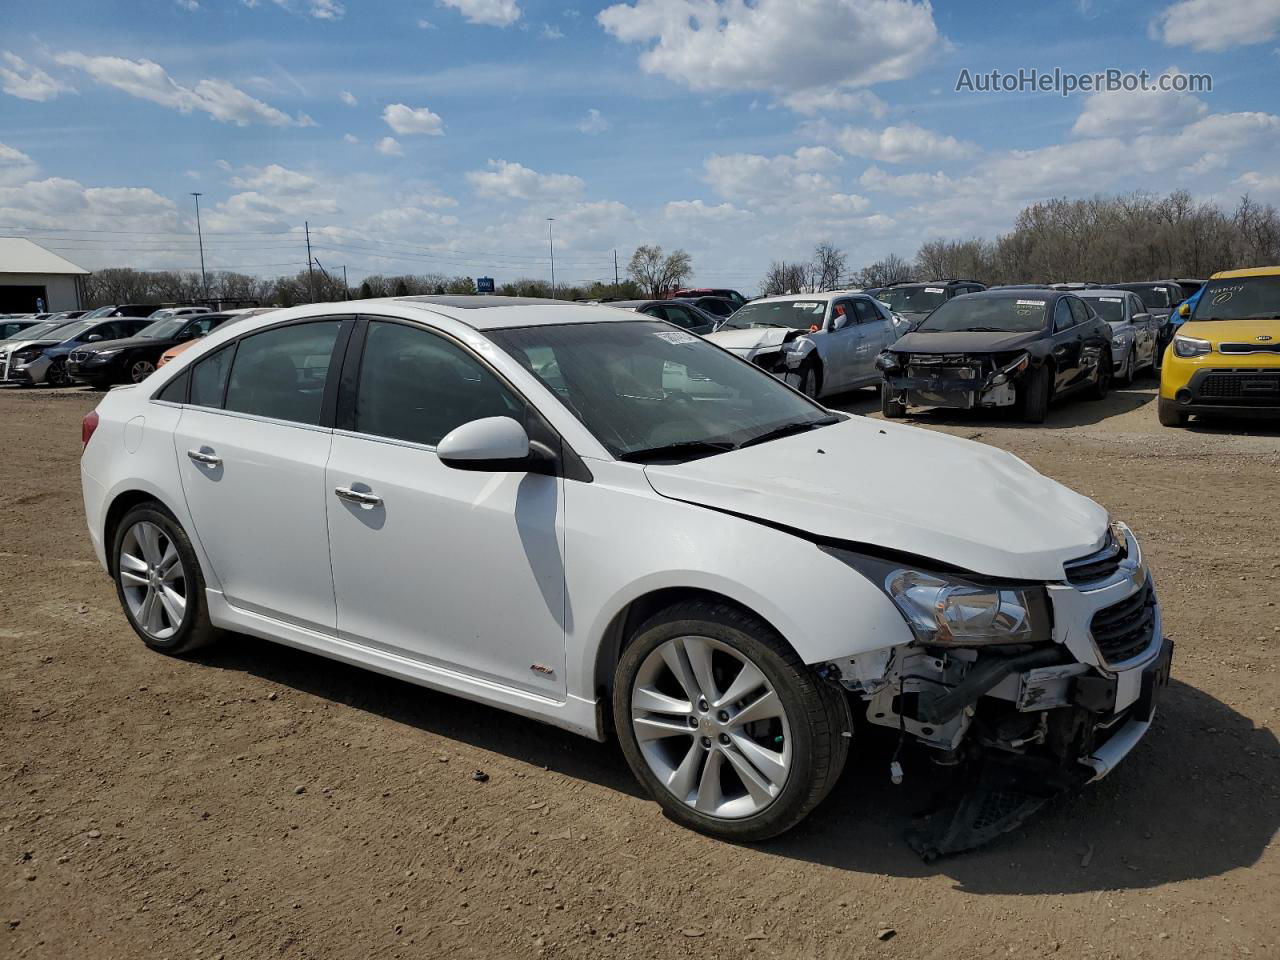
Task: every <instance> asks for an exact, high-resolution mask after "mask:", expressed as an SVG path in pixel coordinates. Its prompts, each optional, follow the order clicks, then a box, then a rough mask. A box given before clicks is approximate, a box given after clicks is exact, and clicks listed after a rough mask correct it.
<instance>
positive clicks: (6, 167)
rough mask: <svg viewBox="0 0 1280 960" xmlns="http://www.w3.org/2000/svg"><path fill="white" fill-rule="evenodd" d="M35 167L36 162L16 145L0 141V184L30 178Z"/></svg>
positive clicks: (34, 171)
mask: <svg viewBox="0 0 1280 960" xmlns="http://www.w3.org/2000/svg"><path fill="white" fill-rule="evenodd" d="M37 169H39V168H38V167H37V166H36V162H35V161H34V160H32V159H31V158H30V157H28V156H27V155H26V154H25V153H23V152H22V151H21V150H19V149H18V148H17V147H11V146H9V145H8V144H4V143H0V186H5V185H8V184H14V183H22V182H23V181H24V180H30V179H31V178H32V177H34V176H35V175H36V171H37Z"/></svg>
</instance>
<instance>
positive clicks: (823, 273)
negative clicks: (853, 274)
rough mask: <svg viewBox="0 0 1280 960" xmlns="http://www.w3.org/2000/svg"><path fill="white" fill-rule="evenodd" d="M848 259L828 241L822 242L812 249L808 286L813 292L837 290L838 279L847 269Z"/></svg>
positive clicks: (838, 285)
mask: <svg viewBox="0 0 1280 960" xmlns="http://www.w3.org/2000/svg"><path fill="white" fill-rule="evenodd" d="M848 260H849V258H848V257H847V256H846V255H845V252H844V251H843V250H840V249H837V248H836V245H835V244H834V243H832V242H831V241H830V240H823V241H821V242H819V243H818V245H817V246H816V247H814V248H813V259H812V260H811V261H810V264H809V280H810V286H812V287H813V289H814V290H837V289H839V287H840V279H841V277H843V276H844V274H845V270H846V269H847V268H848Z"/></svg>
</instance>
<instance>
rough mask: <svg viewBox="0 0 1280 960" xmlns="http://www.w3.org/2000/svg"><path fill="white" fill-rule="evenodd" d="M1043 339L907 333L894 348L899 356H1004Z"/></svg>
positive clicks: (1038, 335) (1025, 335) (1016, 335)
mask: <svg viewBox="0 0 1280 960" xmlns="http://www.w3.org/2000/svg"><path fill="white" fill-rule="evenodd" d="M1042 336H1043V335H1042V334H1041V332H1040V331H1038V330H1036V331H1032V332H1031V333H929V332H921V331H919V330H917V331H915V332H914V333H908V334H907V335H906V336H905V337H903V338H902V339H901V340H899V341H898V342H897V343H895V344H894V345H893V349H894V350H895V351H898V352H900V353H1004V352H1006V351H1009V350H1022V349H1024V348H1026V347H1028V346H1030V345H1031V344H1033V343H1035V342H1036V341H1037V340H1039V339H1041V337H1042Z"/></svg>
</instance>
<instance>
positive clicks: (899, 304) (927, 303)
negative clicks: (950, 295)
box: [876, 287, 947, 313]
mask: <svg viewBox="0 0 1280 960" xmlns="http://www.w3.org/2000/svg"><path fill="white" fill-rule="evenodd" d="M876 299H877V300H879V301H880V302H881V303H887V304H888V305H889V309H890V310H896V311H898V313H930V312H932V311H934V310H937V309H938V307H940V306H942V305H943V304H944V303H946V302H947V290H946V288H945V287H890V288H889V289H887V290H881V291H880V292H879V293H877V294H876Z"/></svg>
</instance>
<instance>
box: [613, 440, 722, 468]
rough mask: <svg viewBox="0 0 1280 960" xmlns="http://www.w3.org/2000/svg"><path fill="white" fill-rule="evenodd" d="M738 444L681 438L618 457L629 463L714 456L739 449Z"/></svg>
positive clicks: (631, 451)
mask: <svg viewBox="0 0 1280 960" xmlns="http://www.w3.org/2000/svg"><path fill="white" fill-rule="evenodd" d="M737 449H738V445H737V444H736V443H733V442H731V441H729V440H679V441H677V442H675V443H664V444H663V445H662V446H660V447H645V448H644V449H642V450H630V451H628V452H627V453H624V454H622V455H620V456H619V457H618V459H619V460H625V461H627V462H628V463H643V462H644V461H646V460H668V459H670V460H678V459H680V458H681V457H684V456H688V457H690V458H692V457H697V456H706V457H710V456H714V455H715V454H717V453H728V452H729V451H730V450H737Z"/></svg>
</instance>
